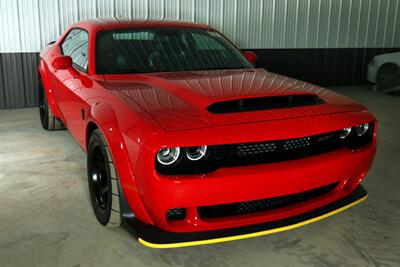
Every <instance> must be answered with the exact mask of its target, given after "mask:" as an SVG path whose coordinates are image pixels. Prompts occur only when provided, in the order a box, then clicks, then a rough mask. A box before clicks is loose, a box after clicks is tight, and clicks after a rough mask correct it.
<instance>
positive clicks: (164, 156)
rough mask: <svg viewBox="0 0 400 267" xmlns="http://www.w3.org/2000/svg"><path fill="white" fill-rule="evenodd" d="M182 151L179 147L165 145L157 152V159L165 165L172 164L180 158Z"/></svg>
mask: <svg viewBox="0 0 400 267" xmlns="http://www.w3.org/2000/svg"><path fill="white" fill-rule="evenodd" d="M180 153H181V149H180V148H179V147H163V148H160V150H159V151H158V153H157V160H158V162H160V163H161V164H163V165H171V164H172V163H174V162H176V161H177V160H178V158H179V154H180Z"/></svg>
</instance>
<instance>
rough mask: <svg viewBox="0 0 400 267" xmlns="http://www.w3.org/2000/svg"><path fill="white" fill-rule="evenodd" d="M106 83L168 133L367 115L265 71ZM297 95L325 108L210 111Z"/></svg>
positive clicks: (109, 79) (112, 78) (135, 77)
mask: <svg viewBox="0 0 400 267" xmlns="http://www.w3.org/2000/svg"><path fill="white" fill-rule="evenodd" d="M104 80H105V82H103V83H104V87H105V88H106V89H109V90H112V93H113V94H115V95H116V96H117V97H119V98H120V99H121V100H122V101H123V102H125V103H126V104H127V105H135V106H137V105H139V106H141V107H142V108H143V109H144V110H146V111H147V112H148V113H149V114H150V115H151V116H152V117H153V118H154V119H155V120H156V121H157V122H158V123H159V124H160V125H161V126H162V127H163V128H164V129H165V130H166V131H179V130H187V129H195V128H205V127H213V126H223V125H229V124H239V123H252V122H258V121H268V120H277V119H288V118H299V117H307V116H317V115H323V114H334V113H341V112H350V111H357V110H362V109H365V108H364V107H363V106H362V105H360V104H358V103H356V102H354V101H353V100H351V99H349V98H347V97H344V96H342V95H339V94H337V93H335V92H333V91H330V90H327V89H323V88H321V87H318V86H315V85H311V84H309V83H305V82H302V81H299V80H295V79H291V78H288V77H285V76H282V75H278V74H275V73H271V72H267V71H265V70H264V69H243V70H215V71H214V70H210V71H194V72H174V73H157V74H132V75H126V74H124V75H105V76H104ZM298 95H313V96H316V97H317V98H319V99H321V100H322V101H323V103H320V104H316V105H305V106H293V107H290V106H288V107H278V108H271V109H269V108H265V109H261V110H252V111H241V112H229V113H224V112H219V113H217V114H216V113H212V112H210V111H209V110H208V108H209V107H210V105H212V104H215V103H219V102H224V101H229V100H239V101H240V100H242V99H252V98H261V97H262V98H269V97H275V96H298ZM267 104H268V103H267Z"/></svg>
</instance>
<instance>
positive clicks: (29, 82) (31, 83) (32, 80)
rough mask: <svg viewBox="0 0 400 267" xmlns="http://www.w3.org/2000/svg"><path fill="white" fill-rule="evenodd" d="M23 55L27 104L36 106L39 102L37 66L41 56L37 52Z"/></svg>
mask: <svg viewBox="0 0 400 267" xmlns="http://www.w3.org/2000/svg"><path fill="white" fill-rule="evenodd" d="M21 57H22V68H23V74H24V75H23V78H24V80H23V82H24V88H23V89H24V93H25V106H27V107H34V106H36V105H37V104H38V99H37V86H36V85H37V84H38V81H37V67H36V66H38V64H39V60H38V59H39V56H38V54H36V53H24V54H22V55H21Z"/></svg>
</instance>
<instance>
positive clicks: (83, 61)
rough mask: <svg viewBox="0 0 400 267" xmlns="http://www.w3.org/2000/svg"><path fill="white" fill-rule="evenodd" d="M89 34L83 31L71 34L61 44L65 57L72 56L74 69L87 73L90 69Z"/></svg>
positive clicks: (76, 30) (77, 30)
mask: <svg viewBox="0 0 400 267" xmlns="http://www.w3.org/2000/svg"><path fill="white" fill-rule="evenodd" d="M88 39H89V38H88V33H87V32H86V31H84V30H81V29H74V30H72V31H70V32H69V34H68V35H67V37H66V38H65V39H64V41H63V43H62V44H61V51H62V54H63V55H66V56H70V57H71V58H72V62H73V64H74V67H76V68H77V69H79V70H80V71H84V72H87V67H88Z"/></svg>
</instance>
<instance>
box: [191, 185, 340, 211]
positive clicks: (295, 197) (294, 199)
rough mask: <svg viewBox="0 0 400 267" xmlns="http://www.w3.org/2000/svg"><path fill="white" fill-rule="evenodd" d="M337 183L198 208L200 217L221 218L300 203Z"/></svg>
mask: <svg viewBox="0 0 400 267" xmlns="http://www.w3.org/2000/svg"><path fill="white" fill-rule="evenodd" d="M337 185H338V184H337V183H335V184H331V185H328V186H324V187H320V188H317V189H313V190H310V191H305V192H302V193H298V194H292V195H287V196H282V197H275V198H267V199H259V200H253V201H246V202H237V203H231V204H224V205H215V206H203V207H199V208H198V212H199V215H200V217H201V218H221V217H227V216H235V215H242V214H249V213H254V212H260V211H267V210H273V209H278V208H283V207H286V206H289V205H293V204H296V203H300V202H302V201H306V200H309V199H312V198H315V197H317V196H321V195H323V194H326V193H328V192H330V191H332V190H333V189H334V188H335V187H336V186H337Z"/></svg>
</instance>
